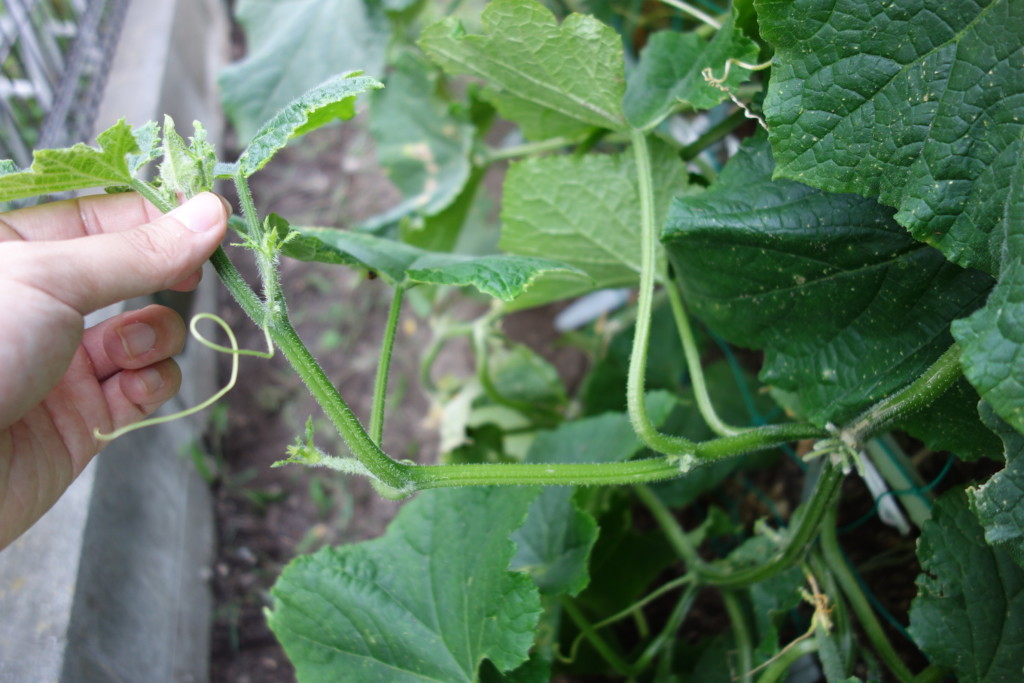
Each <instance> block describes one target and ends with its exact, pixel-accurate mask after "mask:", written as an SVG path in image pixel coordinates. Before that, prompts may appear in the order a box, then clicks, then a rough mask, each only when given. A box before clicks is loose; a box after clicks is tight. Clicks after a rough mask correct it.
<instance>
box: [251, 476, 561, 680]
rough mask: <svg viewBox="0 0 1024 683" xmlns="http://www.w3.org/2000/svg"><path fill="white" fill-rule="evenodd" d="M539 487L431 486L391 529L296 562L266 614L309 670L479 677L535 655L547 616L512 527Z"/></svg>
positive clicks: (312, 673)
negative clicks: (522, 566) (519, 563)
mask: <svg viewBox="0 0 1024 683" xmlns="http://www.w3.org/2000/svg"><path fill="white" fill-rule="evenodd" d="M537 492H538V491H537V489H536V488H465V489H454V490H450V491H426V492H423V493H421V494H420V495H419V496H418V497H417V498H416V499H415V500H413V501H412V502H410V503H408V504H407V505H405V506H404V507H403V508H402V510H401V511H400V512H399V514H398V516H397V517H396V518H395V520H394V521H393V522H392V523H391V525H390V527H389V528H388V531H387V534H386V535H385V536H383V537H382V538H379V539H376V540H373V541H367V542H364V543H360V544H357V545H350V546H345V547H341V548H325V549H323V550H320V551H319V552H317V553H316V554H314V555H307V556H303V557H299V558H297V559H295V560H293V561H292V562H291V563H290V564H289V565H288V566H287V567H286V568H285V570H284V572H282V574H281V576H280V578H278V580H277V583H276V584H275V585H274V588H273V589H272V591H271V595H272V596H273V598H274V606H273V609H272V610H271V611H270V612H269V613H268V615H267V619H268V622H269V624H270V628H271V629H272V630H273V631H274V634H275V635H276V636H277V638H278V639H279V640H280V641H281V643H282V644H283V645H284V648H285V651H286V652H287V653H288V656H289V658H290V659H291V661H292V663H293V664H294V665H295V669H296V671H297V672H298V676H299V678H300V680H303V681H311V682H316V681H323V682H325V683H326V682H328V681H330V682H333V681H337V680H338V675H339V672H345V673H344V676H345V678H346V679H348V680H359V681H369V680H381V681H394V680H414V679H415V680H435V681H453V682H454V681H476V680H477V671H478V669H479V667H480V663H481V662H482V661H483V660H484V659H485V658H486V659H489V660H490V661H491V662H492V663H493V664H494V665H495V667H497V668H498V669H499V670H500V671H508V670H511V669H513V668H515V667H516V666H517V665H519V664H520V663H522V662H524V661H526V659H527V657H528V654H529V650H530V646H531V645H532V644H533V640H534V633H533V629H534V627H535V626H536V624H537V620H538V618H539V617H540V613H541V605H540V599H539V597H538V595H537V589H536V588H535V587H534V585H533V582H532V581H531V580H530V578H529V577H528V576H526V575H525V574H521V573H514V572H510V571H508V569H507V568H508V564H509V560H510V559H511V557H512V554H513V552H514V547H513V545H512V543H511V542H510V541H509V539H508V537H509V534H510V533H511V532H512V531H513V530H514V529H515V528H516V527H517V526H519V524H520V523H521V522H522V520H523V518H524V516H525V515H526V510H527V508H528V507H529V505H530V502H531V501H532V500H533V498H534V497H536V495H537Z"/></svg>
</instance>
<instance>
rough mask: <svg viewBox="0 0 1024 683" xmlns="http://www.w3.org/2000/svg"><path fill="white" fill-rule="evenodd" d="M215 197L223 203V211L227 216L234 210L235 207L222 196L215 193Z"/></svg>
mask: <svg viewBox="0 0 1024 683" xmlns="http://www.w3.org/2000/svg"><path fill="white" fill-rule="evenodd" d="M217 199H219V200H220V203H221V204H223V205H224V213H226V214H227V215H228V216H230V215H231V214H233V213H234V212H235V208H234V207H233V206H231V202H229V201H228V200H226V199H224V197H221V196H220V195H217Z"/></svg>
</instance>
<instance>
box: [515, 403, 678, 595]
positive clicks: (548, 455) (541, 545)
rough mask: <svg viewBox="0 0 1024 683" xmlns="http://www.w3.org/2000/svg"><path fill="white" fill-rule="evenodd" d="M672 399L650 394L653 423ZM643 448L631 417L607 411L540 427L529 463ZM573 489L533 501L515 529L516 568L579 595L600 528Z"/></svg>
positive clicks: (602, 458) (605, 457)
mask: <svg viewBox="0 0 1024 683" xmlns="http://www.w3.org/2000/svg"><path fill="white" fill-rule="evenodd" d="M674 403H675V400H674V399H673V397H672V396H671V395H670V394H668V393H665V392H656V393H653V394H649V395H648V396H647V404H648V408H649V410H650V415H651V419H652V420H653V421H654V423H655V424H661V422H662V421H663V420H664V419H665V417H666V416H667V415H668V413H669V412H670V411H671V409H672V406H673V405H674ZM642 449H643V444H641V443H640V441H639V440H638V439H637V437H636V433H635V432H634V431H633V428H632V426H631V425H630V422H629V417H628V416H627V415H625V414H624V413H606V414H604V415H598V416H596V417H589V418H584V419H582V420H574V421H572V422H565V423H563V424H562V425H560V426H559V427H558V428H556V429H553V430H548V431H542V432H539V433H538V434H537V436H536V438H534V440H533V443H532V444H531V445H530V450H529V452H528V453H527V455H526V462H545V463H584V462H621V461H624V460H628V459H630V458H631V457H633V456H634V455H636V454H637V453H639V452H640V451H641V450H642ZM575 492H576V489H575V488H573V487H568V486H550V487H546V488H545V489H544V490H543V492H542V493H541V495H540V496H539V497H538V498H537V499H536V500H535V501H533V504H532V505H531V506H530V512H529V515H527V518H526V522H524V523H523V525H522V526H521V527H519V529H517V530H516V532H515V533H514V534H512V540H513V541H515V543H516V546H517V549H516V555H515V557H514V558H513V560H512V568H513V569H522V570H525V571H527V572H529V573H530V575H531V576H532V577H533V580H534V581H535V582H536V583H537V586H538V587H539V588H540V591H541V593H544V594H545V595H559V594H562V593H568V594H569V595H577V594H578V593H579V592H580V591H581V590H583V589H584V588H586V586H587V584H588V583H589V581H590V575H589V573H588V571H587V563H588V560H589V557H590V551H591V550H592V549H593V546H594V543H595V542H596V541H597V535H598V527H597V523H596V522H595V521H594V518H593V517H592V516H591V515H590V514H589V513H587V512H585V511H583V510H581V509H580V508H579V506H578V504H577V502H576V499H575Z"/></svg>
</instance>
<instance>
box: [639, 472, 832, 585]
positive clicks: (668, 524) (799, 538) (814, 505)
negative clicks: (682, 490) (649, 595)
mask: <svg viewBox="0 0 1024 683" xmlns="http://www.w3.org/2000/svg"><path fill="white" fill-rule="evenodd" d="M842 482H843V471H842V468H841V467H840V466H839V465H837V464H834V463H832V462H831V460H829V461H826V462H825V466H824V467H823V468H822V471H821V474H820V476H819V477H818V481H817V483H816V484H815V488H814V493H813V494H812V495H811V497H810V499H809V500H808V501H807V502H806V503H804V504H803V505H801V506H800V508H799V509H798V511H797V514H796V515H795V519H794V521H793V528H792V529H791V530H790V535H789V540H788V542H787V543H786V545H785V547H783V548H782V549H781V550H780V552H779V553H777V554H776V555H775V556H774V557H772V558H770V559H768V560H767V561H765V562H763V563H761V564H759V565H757V566H754V567H747V568H743V569H737V568H735V567H732V566H730V565H729V563H728V562H726V561H724V560H720V561H718V562H714V563H708V562H705V561H704V560H703V559H701V557H700V556H699V555H698V554H697V549H696V548H695V547H694V546H693V544H692V542H691V541H690V537H689V536H688V535H687V534H686V532H685V531H684V530H683V528H682V527H681V526H680V525H679V522H678V521H676V518H675V517H674V516H673V515H672V511H671V510H669V509H668V507H667V506H666V505H665V504H664V503H663V502H662V501H661V499H659V498H658V497H657V496H656V495H654V493H653V492H652V491H650V489H646V488H645V487H639V486H638V487H636V492H637V496H638V497H639V498H640V501H641V502H642V503H643V504H644V505H645V506H647V508H648V509H649V510H650V511H651V514H652V515H653V516H654V519H655V520H656V521H657V522H658V525H659V526H660V527H661V528H662V530H663V532H664V533H665V536H666V538H667V539H668V541H669V544H670V545H671V546H672V547H673V549H675V551H676V552H677V553H678V554H679V557H680V558H681V559H682V560H683V561H684V562H685V563H686V565H687V568H688V569H690V570H692V571H694V572H696V574H697V579H698V582H700V583H702V584H705V585H712V586H718V587H720V588H744V587H746V586H750V585H753V584H755V583H758V582H760V581H764V580H766V579H769V578H771V577H773V576H775V575H776V574H778V573H779V572H782V571H784V570H786V569H788V568H789V567H791V566H793V565H794V564H795V563H796V562H798V561H799V560H800V558H801V556H802V555H803V553H804V552H805V551H806V550H807V547H808V546H809V545H810V543H811V542H812V541H813V540H814V538H815V537H816V535H817V533H818V530H819V529H820V528H821V524H822V520H823V519H824V517H825V513H826V512H827V510H828V509H829V508H830V507H832V506H833V503H834V502H835V500H836V497H837V495H838V493H839V487H840V485H841V484H842Z"/></svg>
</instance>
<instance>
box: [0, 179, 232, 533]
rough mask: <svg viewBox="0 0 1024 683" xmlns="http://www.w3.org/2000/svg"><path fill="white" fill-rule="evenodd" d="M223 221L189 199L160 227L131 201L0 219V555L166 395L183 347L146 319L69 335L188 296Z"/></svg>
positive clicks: (75, 203)
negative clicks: (168, 294) (112, 439)
mask: <svg viewBox="0 0 1024 683" xmlns="http://www.w3.org/2000/svg"><path fill="white" fill-rule="evenodd" d="M228 213H229V210H228V208H227V205H226V203H225V202H224V201H223V200H222V199H220V198H219V197H218V196H217V195H214V194H211V193H203V194H200V195H197V196H196V197H194V198H193V199H191V200H189V201H188V202H186V203H185V204H183V205H181V206H180V207H178V208H177V209H175V210H174V211H172V212H170V213H169V214H167V215H161V214H160V212H159V211H158V210H157V209H156V208H154V207H153V206H152V205H151V204H150V203H148V202H146V201H145V200H144V199H142V198H141V197H140V196H138V195H135V194H116V195H97V196H90V197H83V198H81V199H73V200H69V201H63V202H56V203H53V204H47V205H44V206H39V207H33V208H29V209H21V210H17V211H12V212H9V213H6V214H0V549H2V548H4V547H5V546H6V545H7V544H9V543H10V542H11V541H13V540H14V539H15V538H17V537H18V536H19V535H20V534H21V533H23V532H24V531H25V530H26V529H28V527H29V526H31V525H32V524H33V523H35V522H36V520H38V519H39V518H40V517H41V516H42V515H43V513H44V512H46V511H47V510H48V509H49V508H50V507H51V506H52V505H53V504H54V503H55V502H56V501H57V498H59V497H60V495H61V494H62V493H63V492H64V490H65V489H67V487H68V486H69V485H70V484H71V482H72V480H74V478H75V477H76V476H78V474H79V473H80V472H81V471H82V470H83V469H84V468H85V466H86V465H87V464H88V463H89V461H90V460H91V459H92V457H93V456H94V455H95V454H96V453H97V452H98V451H99V450H100V449H101V448H102V447H103V445H104V444H103V443H101V442H99V441H97V439H96V438H95V437H94V436H93V430H94V429H96V428H98V429H99V430H100V431H101V432H105V433H109V432H111V431H112V430H114V429H117V428H119V427H122V426H124V425H126V424H131V423H133V422H137V421H138V420H140V419H142V418H143V417H145V416H146V415H148V414H150V413H151V412H153V411H154V410H156V409H157V408H158V407H159V406H160V405H161V404H163V403H164V402H165V401H167V400H168V399H170V398H171V397H172V396H174V394H176V393H177V391H178V388H179V386H180V385H181V372H180V370H179V369H178V366H177V364H176V363H175V362H174V361H173V360H172V359H171V356H173V355H175V354H176V353H178V352H179V351H181V349H182V347H183V346H184V343H185V324H184V322H183V321H182V320H181V318H180V317H179V316H178V315H177V314H176V313H175V312H173V311H172V310H170V309H168V308H165V307H162V306H147V307H146V308H143V309H141V310H138V311H129V312H125V313H122V314H120V315H117V316H114V317H113V318H110V319H109V320H106V321H104V322H102V323H100V324H98V325H96V326H95V327H92V328H89V329H88V330H83V317H84V316H85V315H86V314H88V313H91V312H92V311H95V310H98V309H100V308H103V307H104V306H108V305H110V304H112V303H116V302H118V301H123V300H125V299H129V298H131V297H135V296H142V295H145V294H151V293H153V292H157V291H160V290H163V289H175V290H179V291H184V290H190V289H193V288H195V286H196V285H197V284H198V283H199V277H200V274H201V270H200V269H201V267H202V264H203V262H204V261H205V260H206V259H207V258H209V256H210V255H211V254H212V253H213V251H214V250H215V249H216V248H217V245H218V244H220V241H221V240H222V239H223V237H224V233H225V230H226V227H227V216H228Z"/></svg>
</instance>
